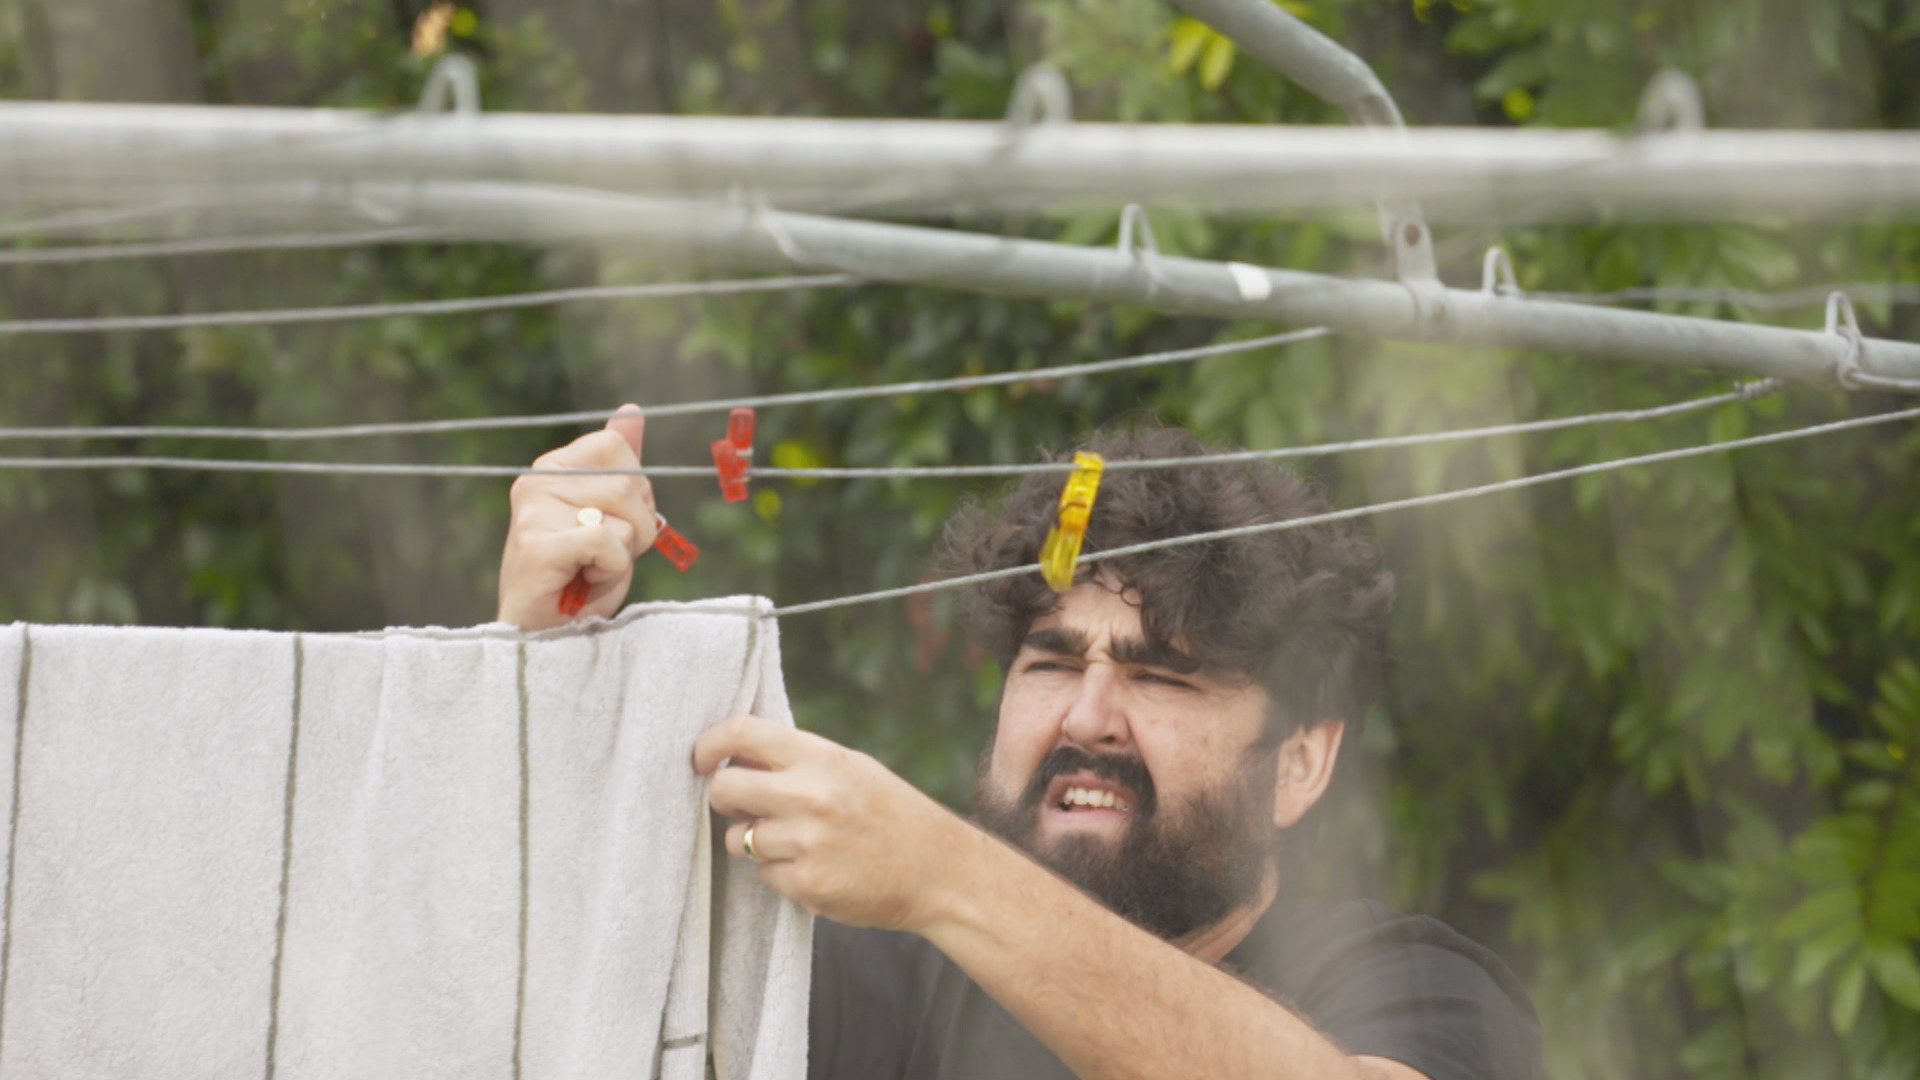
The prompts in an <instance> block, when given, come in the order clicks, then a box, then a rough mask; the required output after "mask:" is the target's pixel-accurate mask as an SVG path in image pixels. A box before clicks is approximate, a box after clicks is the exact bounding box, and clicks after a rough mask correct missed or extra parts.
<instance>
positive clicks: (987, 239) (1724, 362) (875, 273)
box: [361, 184, 1920, 386]
mask: <svg viewBox="0 0 1920 1080" xmlns="http://www.w3.org/2000/svg"><path fill="white" fill-rule="evenodd" d="M361 194H362V197H363V198H368V199H374V198H377V197H378V196H377V194H376V192H374V191H372V190H370V189H363V190H362V192H361ZM388 197H389V198H390V199H391V200H392V204H391V205H392V209H393V210H394V211H395V212H396V213H398V214H400V215H401V216H403V217H404V218H405V219H406V220H407V221H408V222H409V223H410V224H416V225H420V226H423V227H425V228H428V229H430V230H433V231H435V232H438V233H443V234H458V235H462V236H466V237H469V238H473V239H487V240H497V241H540V242H572V243H583V244H596V245H622V244H635V243H644V244H645V245H647V247H648V248H649V249H651V250H653V251H656V252H661V253H663V254H665V255H667V256H668V257H674V256H684V257H686V258H688V259H689V260H705V261H719V262H731V263H739V264H745V265H750V266H758V267H778V268H793V267H805V268H809V269H819V270H834V271H840V272H844V273H850V274H854V275H856V276H858V277H862V278H868V279H872V280H877V281H893V282H901V283H912V284H923V285H937V286H941V287H945V288H953V289H963V290H969V291H975V292H987V293H1000V294H1006V295H1015V296H1033V297H1041V298H1049V299H1070V300H1094V301H1103V302H1108V303H1118V304H1137V305H1140V306H1143V307H1147V308H1152V309H1154V310H1156V311H1162V312H1168V313H1177V314H1191V315H1205V316H1212V317H1216V318H1224V319H1261V320H1268V321H1272V322H1277V323H1282V324H1288V325H1295V326H1312V325H1319V326H1329V327H1332V328H1334V329H1337V330H1343V331H1348V332H1351V333H1355V334H1361V335H1365V336H1369V337H1382V338H1400V339H1407V340H1425V341H1450V342H1458V343H1461V344H1467V345H1480V346H1492V347H1496V348H1514V349H1527V350H1537V351H1542V352H1554V353H1566V354H1569V355H1573V356H1581V357H1589V358H1593V359H1604V360H1624V361H1632V362H1636V363H1653V364H1665V365H1674V366H1683V367H1703V368H1709V369H1713V370H1718V371H1724V372H1728V373H1732V374H1738V375H1761V376H1772V377H1776V378H1781V379H1788V380H1792V381H1795V382H1801V383H1808V384H1813V385H1821V386H1832V385H1836V383H1837V375H1838V373H1839V372H1840V371H1842V370H1843V369H1845V368H1846V366H1847V365H1848V364H1849V362H1850V357H1852V356H1853V353H1852V348H1853V346H1852V343H1851V342H1850V341H1849V340H1848V339H1847V338H1846V337H1845V336H1844V335H1842V334H1838V333H1830V332H1822V331H1810V330H1793V329H1785V328H1780V327H1773V326H1761V325H1755V324H1750V323H1734V322H1725V321H1720V320H1714V319H1697V318H1690V317H1685V316H1678V315H1662V314H1656V313H1652V312H1642V311H1625V310H1619V309H1613V308H1601V307H1594V306H1589V305H1582V304H1568V303H1560V302H1555V301H1547V300H1532V299H1528V298H1525V297H1511V296H1500V295H1497V294H1495V293H1493V292H1490V291H1468V290H1463V289H1448V288H1445V287H1443V286H1438V285H1436V286H1434V288H1433V289H1432V290H1418V291H1417V290H1415V289H1414V288H1413V287H1410V286H1409V285H1407V284H1405V283H1401V282H1395V281H1381V280H1366V279H1349V278H1338V277H1332V276H1329V275H1325V274H1311V273H1303V272H1300V271H1292V270H1276V269H1270V268H1264V267H1253V266H1248V265H1245V264H1238V263H1221V262H1210V261H1206V260H1201V259H1186V258H1177V257H1170V256H1164V255H1160V254H1158V253H1156V252H1154V251H1152V250H1151V249H1150V248H1140V247H1134V248H1133V249H1131V250H1125V251H1123V250H1118V249H1115V248H1104V247H1080V246H1076V245H1070V244H1057V243H1050V242H1046V241H1039V240H1019V239H1009V238H1003V237H992V236H982V235H979V234H975V233H965V232H955V231H948V230H940V229H929V228H922V227H918V226H911V225H895V224H885V223H880V222H866V221H845V220H840V219H835V218H824V217H816V216H813V215H807V214H793V213H784V212H778V211H772V210H767V209H764V208H756V207H745V206H734V207H729V206H715V205H705V204H693V203H683V202H668V201H659V200H650V199H642V198H635V197H630V196H617V195H608V194H605V193H598V192H572V191H564V190H557V189H550V188H549V189H538V188H524V187H519V186H515V185H501V184H436V185H414V186H407V187H397V188H394V189H393V190H392V191H391V192H390V193H389V195H388ZM1858 363H1859V367H1860V370H1861V371H1862V372H1863V373H1864V374H1867V375H1869V376H1876V377H1881V378H1894V379H1909V380H1911V379H1920V345H1914V344H1909V343H1907V342H1898V341H1885V340H1878V339H1867V340H1865V341H1863V342H1862V343H1861V348H1860V352H1859V355H1858Z"/></svg>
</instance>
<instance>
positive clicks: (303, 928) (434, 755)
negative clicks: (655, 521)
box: [0, 598, 812, 1080]
mask: <svg viewBox="0 0 1920 1080" xmlns="http://www.w3.org/2000/svg"><path fill="white" fill-rule="evenodd" d="M768 610H769V605H768V604H767V603H766V602H765V601H764V600H759V599H757V598H739V599H733V600H724V601H707V602H703V603H700V604H693V605H673V604H651V605H638V606H635V607H632V608H629V609H628V610H627V611H625V612H623V613H622V614H621V615H620V616H619V617H618V618H616V619H614V620H611V621H607V620H593V621H590V622H588V623H585V624H581V625H579V626H576V627H570V628H566V629H563V630H557V631H549V632H546V633H541V634H534V635H521V634H518V633H515V632H513V631H511V630H510V629H508V628H504V627H497V626H491V627H479V628H474V629H471V630H389V631H385V632H382V633H379V634H367V635H289V634H267V633H256V632H232V631H208V630H158V629H144V628H141V629H109V628H87V627H40V626H32V627H27V626H17V625H16V626H11V627H5V628H0V673H5V674H13V675H15V676H16V677H15V679H14V681H13V690H14V692H12V693H10V694H7V695H4V697H0V772H4V776H5V779H4V781H0V797H4V799H5V802H0V805H6V806H8V807H9V808H10V817H9V826H8V831H7V836H8V840H9V842H8V845H7V851H6V860H7V863H6V865H7V878H6V901H5V905H4V909H3V916H4V923H0V1080H13V1078H16V1077H18V1078H40V1077H49V1078H51V1077H60V1078H62V1080H67V1078H91V1077H101V1078H106V1077H114V1078H120V1077H126V1078H135V1077H137V1078H141V1080H146V1078H156V1080H166V1078H172V1077H180V1078H186V1077H193V1078H223V1077H234V1078H240V1077H248V1078H255V1077H264V1078H267V1080H275V1078H282V1077H284V1078H314V1080H322V1078H343V1080H344V1078H348V1077H351V1078H354V1080H360V1078H368V1077H396V1078H402V1077H404V1078H408V1080H412V1078H434V1077H449V1078H452V1077H460V1078H468V1077H473V1078H483V1080H484V1078H496V1077H497V1078H500V1080H521V1078H526V1080H533V1078H574V1077H581V1078H584V1077H595V1078H599V1077H609V1078H613V1077H634V1078H637V1080H651V1078H654V1077H660V1078H662V1080H682V1078H685V1080H700V1078H702V1077H704V1076H705V1075H706V1074H707V1070H708V1069H709V1068H711V1069H712V1070H713V1075H714V1076H716V1077H718V1078H719V1080H798V1078H799V1077H800V1076H802V1075H803V1074H804V1072H805V1068H806V1042H805V1040H806V1013H807V985H808V970H807V968H808V957H809V955H810V937H811V929H812V924H811V921H810V920H809V919H808V918H807V917H806V916H805V914H804V913H803V912H801V911H799V910H798V909H797V908H796V907H794V906H793V905H792V904H790V903H788V902H786V901H785V900H782V899H781V898H779V897H778V896H777V895H775V894H773V893H771V892H770V891H769V890H767V889H766V888H765V887H764V886H762V885H761V884H760V882H759V880H758V878H757V876H756V875H755V874H754V872H753V868H752V867H751V866H749V865H742V864H741V863H740V861H739V860H734V859H730V858H728V857H726V856H725V855H724V853H718V852H717V851H716V849H715V847H714V846H713V845H714V844H715V843H717V838H718V835H719V832H718V830H717V829H716V828H715V827H714V824H713V822H712V821H711V818H710V814H709V812H708V810H707V809H706V802H705V783H704V781H702V780H701V779H700V778H698V777H695V776H694V775H693V773H692V770H691V768H690V765H689V762H690V757H691V753H692V745H693V741H694V739H695V738H696V737H697V736H698V735H699V733H700V732H701V731H703V730H705V729H706V728H707V727H709V726H711V725H712V724H714V723H717V722H718V721H719V720H721V719H724V718H725V717H726V716H728V715H731V714H733V713H735V712H741V711H752V712H755V713H758V714H759V715H762V716H765V717H768V718H769V719H774V720H777V721H781V722H786V723H791V722H792V721H791V714H790V712H789V710H788V707H787V702H786V698H785V694H784V691H783V689H782V687H781V682H780V670H779V647H778V641H777V634H776V628H775V624H774V622H773V620H772V619H771V618H769V617H768V616H767V614H766V612H767V611H768ZM749 983H751V985H749ZM709 1063H711V1064H709Z"/></svg>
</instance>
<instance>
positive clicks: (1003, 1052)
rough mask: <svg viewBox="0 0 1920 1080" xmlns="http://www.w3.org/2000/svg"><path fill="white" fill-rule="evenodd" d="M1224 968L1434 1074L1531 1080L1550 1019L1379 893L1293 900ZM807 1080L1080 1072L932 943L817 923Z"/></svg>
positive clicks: (1499, 976)
mask: <svg viewBox="0 0 1920 1080" xmlns="http://www.w3.org/2000/svg"><path fill="white" fill-rule="evenodd" d="M1223 966H1225V967H1226V968H1228V969H1229V970H1232V971H1233V972H1234V973H1235V974H1237V975H1239V976H1240V977H1241V978H1243V979H1246V980H1247V981H1248V982H1250V983H1252V984H1254V985H1255V986H1258V987H1260V988H1261V989H1262V990H1265V991H1266V992H1267V993H1268V994H1270V995H1272V996H1273V997H1276V998H1278V999H1279V1000H1281V1001H1283V1002H1285V1003H1287V1004H1288V1005H1289V1006H1290V1007H1291V1008H1293V1009H1294V1010H1295V1011H1296V1012H1298V1013H1300V1014H1301V1015H1303V1016H1305V1017H1307V1019H1309V1020H1311V1021H1312V1022H1313V1024H1314V1026H1315V1027H1317V1028H1319V1029H1320V1030H1321V1031H1322V1032H1324V1033H1326V1034H1327V1035H1328V1036H1330V1037H1331V1038H1332V1039H1333V1041H1334V1042H1336V1043H1338V1044H1339V1045H1340V1046H1341V1047H1343V1048H1344V1049H1346V1050H1347V1051H1349V1052H1350V1053H1355V1054H1370V1055H1375V1056H1379V1057H1385V1058H1392V1059H1393V1060H1395V1061H1400V1062H1404V1063H1405V1064H1407V1065H1411V1066H1412V1067H1413V1068H1415V1069H1418V1070H1419V1071H1420V1072H1422V1073H1425V1074H1426V1075H1427V1076H1428V1077H1430V1078H1431V1080H1534V1078H1535V1077H1537V1076H1539V1074H1540V1025H1539V1021H1538V1020H1536V1019H1535V1017H1534V1013H1533V1006H1532V1005H1531V1004H1530V1003H1529V1002H1528V1000H1527V996H1526V992H1525V990H1524V989H1522V988H1521V986H1520V984H1519V981H1518V980H1517V979H1515V978H1514V976H1513V973H1512V972H1510V971H1508V970H1507V967H1506V965H1505V964H1503V963H1501V962H1500V959H1499V957H1496V956H1495V955H1493V953H1491V952H1489V951H1488V950H1486V949H1484V948H1481V947H1480V946H1479V945H1476V944H1474V943H1473V942H1471V941H1469V940H1467V939H1466V938H1464V937H1462V936H1461V935H1459V934H1457V933H1455V932H1454V931H1453V930H1452V929H1451V928H1449V927H1448V926H1447V925H1446V924H1444V923H1441V922H1438V921H1436V920H1434V919H1429V918H1425V917H1422V916H1409V915H1402V914H1400V913H1398V912H1395V911H1392V910H1390V909H1388V908H1385V907H1382V906H1381V905H1379V904H1375V903H1371V902H1367V901H1346V902H1340V903H1327V902H1320V901H1312V900H1298V899H1294V900H1287V899H1283V900H1281V901H1278V902H1276V903H1275V904H1274V906H1273V907H1272V908H1271V909H1269V910H1268V912H1267V914H1266V915H1265V916H1263V917H1262V918H1261V920H1260V922H1259V923H1258V924H1257V925H1256V926H1255V927H1254V930H1253V932H1252V933H1251V934H1249V935H1248V936H1247V940H1245V941H1243V942H1241V943H1240V946H1239V947H1238V948H1236V949H1234V950H1233V952H1232V953H1230V954H1229V955H1228V956H1227V960H1226V963H1225V965H1223ZM811 1042H812V1046H811V1049H810V1051H809V1055H808V1056H809V1061H808V1069H807V1074H808V1076H809V1078H810V1080H891V1078H900V1080H909V1078H910V1080H987V1078H993V1080H1000V1078H1020V1080H1052V1078H1055V1077H1058V1078H1061V1080H1069V1078H1071V1077H1072V1075H1073V1074H1072V1073H1071V1072H1070V1071H1068V1069H1067V1067H1066V1066H1065V1065H1064V1064H1062V1063H1061V1062H1060V1059H1059V1058H1056V1057H1055V1056H1054V1055H1053V1053H1052V1052H1051V1051H1049V1050H1048V1049H1047V1048H1046V1047H1045V1046H1043V1045H1041V1043H1040V1041H1039V1040H1038V1039H1036V1038H1034V1037H1033V1036H1032V1035H1031V1034H1029V1033H1028V1032H1027V1030H1026V1029H1025V1028H1023V1027H1021V1026H1020V1024H1019V1022H1017V1021H1016V1020H1014V1019H1013V1017H1012V1016H1009V1015H1008V1014H1007V1012H1006V1010H1004V1009H1002V1008H1001V1007H1000V1006H999V1005H998V1004H997V1003H996V1002H995V1001H994V1000H993V999H992V998H990V997H988V996H987V994H986V992H985V991H983V990H981V989H980V988H979V987H978V986H976V985H975V984H974V982H973V980H971V979H969V978H967V976H966V975H965V974H964V973H962V972H961V971H960V969H959V968H958V967H955V966H954V965H953V963H952V962H951V961H949V960H948V959H947V958H946V956H945V955H943V954H942V953H941V952H940V951H939V950H938V949H935V948H934V947H933V946H932V945H929V944H928V943H927V942H926V940H925V939H924V938H920V937H917V936H915V935H912V934H900V933H893V932H889V931H884V930H855V929H851V928H848V927H845V926H841V925H840V924H838V923H833V922H829V921H827V920H825V919H822V920H819V921H818V922H817V923H816V924H815V929H814V948H813V1006H812V1025H811Z"/></svg>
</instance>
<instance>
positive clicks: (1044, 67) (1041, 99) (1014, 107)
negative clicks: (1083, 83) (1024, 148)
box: [1006, 63, 1073, 146]
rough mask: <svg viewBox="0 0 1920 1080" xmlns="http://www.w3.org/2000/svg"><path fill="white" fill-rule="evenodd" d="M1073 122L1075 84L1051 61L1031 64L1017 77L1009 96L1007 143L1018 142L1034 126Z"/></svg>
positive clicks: (1012, 144)
mask: <svg viewBox="0 0 1920 1080" xmlns="http://www.w3.org/2000/svg"><path fill="white" fill-rule="evenodd" d="M1071 123H1073V88H1072V87H1071V86H1069V85H1068V83H1067V77H1066V76H1065V75H1062V74H1061V73H1060V69H1059V68H1057V67H1054V66H1053V65H1052V64H1044V63H1043V64H1032V65H1030V66H1028V67H1027V69H1026V70H1025V71H1022V72H1021V73H1020V77H1019V78H1018V79H1016V80H1014V83H1013V93H1012V95H1011V96H1009V97H1008V98H1007V119H1006V126H1007V145H1008V146H1016V145H1018V144H1019V143H1020V141H1021V140H1022V139H1024V138H1026V137H1027V134H1028V133H1029V132H1031V131H1032V130H1033V129H1034V128H1037V127H1044V126H1048V125H1052V124H1071Z"/></svg>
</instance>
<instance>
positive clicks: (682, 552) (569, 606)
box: [559, 510, 700, 619]
mask: <svg viewBox="0 0 1920 1080" xmlns="http://www.w3.org/2000/svg"><path fill="white" fill-rule="evenodd" d="M581 513H582V514H583V515H584V514H585V513H586V511H585V510H583V511H581ZM595 513H596V515H597V514H598V511H595ZM653 521H654V524H655V525H658V526H659V528H660V531H659V532H657V533H655V534H654V537H653V550H655V551H657V552H659V553H660V554H661V555H664V556H666V559H667V561H668V562H670V563H672V564H673V565H674V567H675V568H676V569H678V570H680V571H682V572H684V571H686V569H687V568H688V567H690V566H692V565H693V562H694V560H695V559H698V558H699V557H700V549H699V548H697V547H695V546H694V545H693V541H691V540H688V539H687V538H686V537H684V536H682V535H680V530H678V529H676V528H674V527H673V526H672V525H669V524H667V519H666V516H665V515H663V514H661V513H660V512H659V511H657V510H656V511H655V512H654V515H653ZM598 523H599V518H598V517H597V516H596V518H595V520H594V521H593V522H587V521H586V520H584V518H583V520H582V521H581V524H583V525H585V524H598ZM591 588H592V586H590V585H589V584H588V583H587V572H586V571H585V570H582V571H580V572H579V573H577V574H575V575H573V580H572V581H569V582H567V587H566V588H564V589H562V590H560V604H559V608H560V614H562V615H565V616H566V617H567V618H569V619H571V618H573V617H574V616H575V615H578V614H580V609H581V608H584V607H586V606H587V593H588V591H590V589H591Z"/></svg>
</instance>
